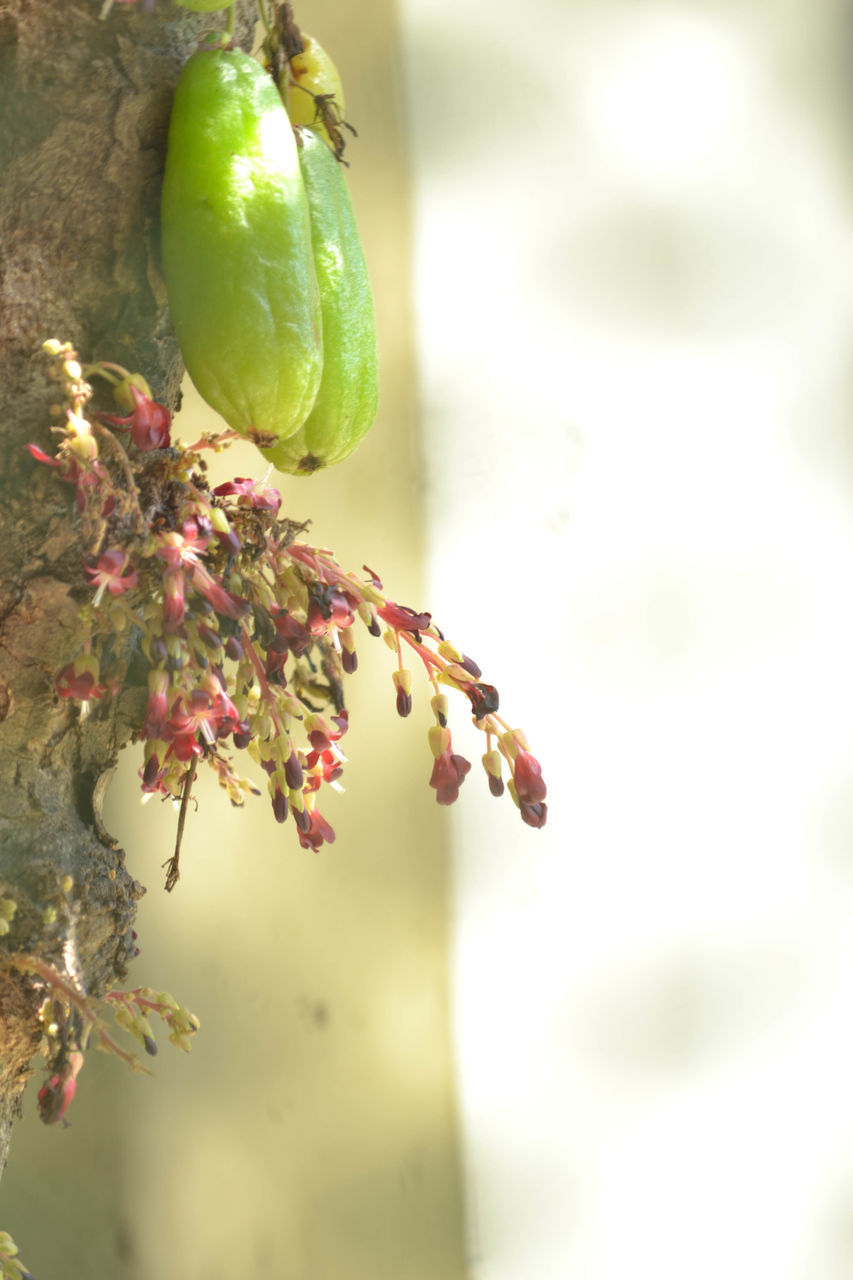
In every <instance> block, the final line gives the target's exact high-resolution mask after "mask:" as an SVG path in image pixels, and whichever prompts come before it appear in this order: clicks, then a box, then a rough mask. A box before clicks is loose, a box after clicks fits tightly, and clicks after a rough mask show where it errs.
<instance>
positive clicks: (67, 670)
mask: <svg viewBox="0 0 853 1280" xmlns="http://www.w3.org/2000/svg"><path fill="white" fill-rule="evenodd" d="M99 675H100V668H99V665H98V660H97V658H95V657H94V655H93V654H91V653H81V654H78V656H77V657H76V658H75V659H74V661H73V662H69V663H68V664H67V666H64V667H63V668H62V670H61V671H60V672H59V674H58V675H57V677H56V681H55V686H56V692H57V693H58V694H59V696H60V698H76V699H77V701H78V702H88V701H89V699H90V698H94V699H95V700H96V701H97V700H98V699H100V698H102V697H103V696H104V694H105V693H106V691H107V689H106V685H103V684H100V683H99V679H98V677H99Z"/></svg>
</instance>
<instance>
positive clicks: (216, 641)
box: [198, 622, 222, 649]
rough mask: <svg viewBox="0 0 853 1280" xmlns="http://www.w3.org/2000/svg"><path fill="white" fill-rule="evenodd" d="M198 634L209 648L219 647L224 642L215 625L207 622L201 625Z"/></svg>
mask: <svg viewBox="0 0 853 1280" xmlns="http://www.w3.org/2000/svg"><path fill="white" fill-rule="evenodd" d="M198 634H199V636H200V637H201V639H202V641H203V642H204V643H205V644H206V645H207V647H208V649H218V648H219V646H220V645H221V644H222V640H221V638H220V635H219V632H218V631H214V629H213V627H209V626H208V625H207V623H206V622H202V623H201V624H200V625H199V629H198Z"/></svg>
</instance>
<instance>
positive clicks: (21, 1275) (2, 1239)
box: [0, 1231, 35, 1280]
mask: <svg viewBox="0 0 853 1280" xmlns="http://www.w3.org/2000/svg"><path fill="white" fill-rule="evenodd" d="M0 1280H35V1277H34V1276H33V1273H32V1272H31V1271H28V1270H27V1268H26V1267H25V1266H24V1264H23V1262H21V1260H20V1258H19V1257H18V1246H17V1245H16V1244H15V1241H14V1240H13V1239H12V1237H11V1236H10V1235H9V1232H8V1231H0Z"/></svg>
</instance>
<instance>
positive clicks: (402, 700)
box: [397, 688, 412, 720]
mask: <svg viewBox="0 0 853 1280" xmlns="http://www.w3.org/2000/svg"><path fill="white" fill-rule="evenodd" d="M411 711H412V695H411V694H410V693H406V690H405V689H402V688H400V689H398V690H397V715H398V716H402V717H403V719H404V720H405V718H406V716H408V715H410V714H411Z"/></svg>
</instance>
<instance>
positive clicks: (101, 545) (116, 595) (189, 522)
mask: <svg viewBox="0 0 853 1280" xmlns="http://www.w3.org/2000/svg"><path fill="white" fill-rule="evenodd" d="M47 349H48V353H49V354H50V355H51V356H52V357H53V360H54V367H55V373H56V376H57V377H58V378H59V380H60V381H61V382H62V383H63V385H64V388H65V393H66V397H67V399H68V401H69V406H70V407H69V408H68V410H67V413H66V424H65V427H64V430H63V431H62V439H61V441H60V445H59V449H58V451H57V454H56V457H55V458H54V457H50V456H49V455H48V454H46V453H45V451H44V450H42V449H41V448H40V447H38V446H36V445H30V446H29V447H30V449H31V452H32V453H33V455H34V456H35V457H36V458H37V459H38V460H39V461H42V462H45V463H48V464H50V465H52V466H54V467H56V468H57V470H58V473H59V475H60V476H61V477H62V478H63V479H64V480H66V481H68V482H69V483H71V484H73V485H74V487H75V493H76V506H77V511H78V513H79V516H80V520H81V526H82V530H83V533H84V537H85V538H86V547H85V556H84V561H83V565H82V573H83V574H84V575H85V578H86V580H87V581H88V583H89V584H90V585H91V587H92V588H93V597H92V600H91V603H90V604H89V605H88V606H87V609H88V618H89V638H88V641H87V644H86V646H85V649H84V651H83V652H81V653H79V654H78V655H77V656H76V657H74V658H73V659H71V660H70V661H69V662H68V663H67V665H66V666H65V667H63V669H62V671H60V672H59V674H58V675H57V678H56V689H57V692H58V693H59V694H60V696H62V697H66V698H75V699H78V700H80V701H82V702H89V701H90V700H98V699H101V698H103V697H105V696H106V695H107V694H108V693H110V692H115V691H116V690H117V689H118V688H120V687H121V685H122V681H123V679H124V678H125V673H126V667H127V663H128V661H129V657H128V655H129V654H131V653H134V654H136V655H139V654H140V653H141V654H142V655H143V656H144V659H145V661H146V663H147V667H148V675H147V703H146V709H145V715H144V718H143V721H142V723H141V724H140V725H139V729H138V737H139V738H140V740H142V742H143V743H144V748H143V751H144V757H143V763H142V768H141V770H140V777H141V783H142V790H143V792H144V793H146V794H160V795H164V796H171V797H173V798H174V799H176V800H181V801H182V802H185V800H186V797H187V795H188V789H189V786H190V784H191V782H192V778H193V776H194V772H195V768H196V765H197V764H198V762H204V763H206V764H208V765H209V766H211V767H212V768H213V769H214V771H215V774H216V776H217V778H218V780H219V782H220V783H221V785H222V786H223V787H224V788H225V790H226V792H227V793H228V795H229V797H230V799H231V801H232V802H233V803H234V804H241V803H242V802H243V799H244V797H245V795H246V794H247V793H252V792H254V793H256V794H257V792H258V789H257V787H256V786H255V785H254V784H253V783H252V782H250V781H247V780H245V779H243V778H241V777H240V776H238V774H237V773H236V772H235V769H234V764H233V756H234V753H235V752H238V753H239V752H246V754H247V755H248V756H249V757H250V759H251V760H253V761H254V763H255V764H256V765H257V766H259V767H260V769H261V771H262V772H263V774H265V775H266V789H267V792H268V795H269V799H270V803H271V806H272V810H273V814H274V816H275V818H276V820H277V821H278V822H285V821H287V820H288V819H290V820H291V821H292V823H293V825H294V827H295V829H296V833H297V836H298V839H299V843H300V844H301V845H302V847H303V848H306V849H312V850H315V851H316V850H317V849H319V848H320V847H321V846H322V845H323V844H324V843H331V841H333V840H334V838H335V835H334V831H333V829H332V828H331V826H330V825H329V823H328V821H327V820H326V818H325V817H324V816H323V814H322V812H321V810H320V809H319V808H318V793H319V792H320V791H321V788H322V787H324V786H331V787H333V788H338V789H340V783H339V779H340V777H341V774H342V771H343V767H344V764H345V760H346V757H345V756H344V753H343V750H342V746H341V740H342V739H343V738H344V735H345V734H346V731H347V727H348V715H347V710H346V707H345V701H344V693H343V680H344V676H347V675H349V674H351V673H352V672H354V671H355V670H356V668H357V665H358V657H357V631H358V629H359V628H361V629H362V630H363V631H364V632H366V633H367V634H368V635H370V636H372V637H382V638H384V641H385V643H386V644H387V645H388V647H389V649H390V650H391V651H392V653H393V655H394V659H395V668H394V671H393V685H394V689H395V699H396V709H397V712H398V714H399V715H400V716H403V717H406V716H408V715H409V714H410V712H411V709H412V697H413V694H412V682H413V672H412V667H413V666H414V667H419V668H420V669H421V670H422V672H423V675H424V676H425V678H426V681H427V683H428V687H429V692H430V704H431V708H432V712H433V715H434V721H435V722H434V724H433V725H432V726H431V728H430V730H429V734H428V745H429V750H430V754H431V757H432V767H431V773H430V776H429V785H430V786H431V787H432V788H433V789H434V791H435V794H436V799H437V801H438V803H439V804H443V805H447V804H452V803H453V801H455V800H456V798H457V797H458V795H459V789H460V787H461V785H462V783H463V782H464V780H465V778H466V776H467V774H468V773H469V771H470V769H471V764H470V762H469V761H468V760H467V759H465V758H464V757H463V756H462V755H460V754H458V753H457V752H456V751H454V747H453V741H452V737H451V731H450V728H449V725H448V698H447V691H448V690H455V691H456V692H457V693H458V694H461V695H462V696H463V697H464V698H465V699H467V703H468V706H469V710H470V714H471V717H472V720H473V723H474V724H475V726H476V727H477V728H478V729H479V730H481V731H482V732H483V733H484V735H485V751H484V753H483V755H482V766H483V770H484V772H485V775H486V778H487V781H488V786H489V789H490V791H491V793H492V794H493V795H495V796H500V795H501V794H502V793H503V792H504V790H505V789H506V790H508V791H509V794H510V796H511V798H512V800H513V802H514V803H515V805H516V806H517V808H518V810H519V813H520V815H521V818H522V820H523V821H524V822H525V823H527V824H528V825H529V826H532V827H541V826H543V825H544V823H545V820H546V816H547V805H546V803H545V795H546V789H545V783H544V782H543V780H542V773H541V769H540V767H539V764H538V762H537V761H536V759H535V758H534V757H533V755H531V753H530V749H529V745H528V743H527V740H526V738H525V736H524V734H523V733H522V732H521V731H520V730H519V729H516V728H513V727H511V726H510V725H509V724H508V723H507V722H506V721H505V720H504V719H503V718H502V717H501V715H500V714H499V698H498V693H497V690H496V689H495V687H494V686H493V685H491V684H487V683H486V682H485V681H484V680H483V679H482V673H481V671H480V668H479V667H478V666H477V664H476V663H475V662H474V661H473V659H471V658H470V657H468V656H467V655H466V654H464V653H463V652H462V651H461V650H459V649H457V648H456V647H455V646H454V645H453V644H451V643H450V641H449V640H447V639H446V638H445V637H444V635H443V633H442V632H441V631H440V630H439V628H438V627H437V626H436V625H435V624H434V623H433V621H432V618H431V616H430V614H428V613H419V612H416V611H414V610H412V609H409V608H407V607H405V606H402V605H400V604H397V603H395V602H394V601H393V600H391V599H389V598H388V596H386V595H385V593H384V590H383V587H382V583H381V581H380V580H379V578H378V577H377V575H376V574H375V573H374V572H373V571H372V570H370V569H367V568H366V567H365V569H364V571H363V573H361V574H355V573H351V572H349V571H346V570H344V569H343V568H342V567H341V566H340V565H339V563H338V562H337V560H336V559H335V558H334V556H333V555H332V554H331V552H329V551H327V550H325V549H322V548H318V547H315V546H312V545H309V544H308V543H307V542H305V541H301V540H300V539H299V538H298V536H297V535H298V534H301V533H302V532H304V528H305V526H304V525H296V524H294V522H293V521H291V520H288V519H282V518H281V516H280V508H281V497H280V494H279V493H278V491H277V490H276V489H274V488H272V487H271V486H269V485H266V484H262V483H259V482H257V481H254V480H251V479H245V478H235V479H233V480H231V481H228V482H227V483H225V484H220V485H218V486H217V487H215V488H210V487H209V486H208V484H207V480H206V464H205V461H204V457H203V451H204V449H206V448H208V447H219V445H220V443H221V438H219V439H217V438H215V437H208V438H204V439H202V440H201V441H199V442H197V443H196V444H194V445H193V446H189V447H188V446H184V445H181V444H174V445H172V444H170V432H169V427H170V424H169V416H168V413H167V411H166V410H165V409H164V408H163V407H162V406H160V405H158V404H157V403H156V402H155V401H154V400H153V399H152V398H151V394H150V391H149V390H148V388H147V384H145V382H144V379H142V378H141V377H140V376H139V375H130V374H128V373H127V372H126V371H125V370H123V369H120V368H119V367H118V366H115V365H106V364H101V365H95V366H92V367H90V368H89V369H87V370H86V371H85V375H86V376H84V370H83V369H81V367H80V365H79V363H78V362H77V358H76V354H75V353H74V352H73V351H72V350H71V349H70V348H68V347H67V346H62V345H61V344H59V343H51V344H48V346H47ZM87 377H88V378H93V377H99V378H104V379H106V380H107V381H109V382H111V383H112V385H113V387H114V391H115V394H116V396H117V397H118V398H119V399H120V402H121V403H122V404H123V405H124V406H125V407H126V408H129V409H130V410H131V412H130V413H129V414H128V415H127V416H126V417H124V418H115V417H112V416H110V415H107V414H105V413H100V414H97V415H90V417H89V418H87V417H86V414H85V412H84V409H85V406H86V403H87V401H88V399H89V398H90V396H91V394H92V390H91V385H90V383H89V382H88V381H87V380H86V378H87ZM90 419H91V420H90ZM92 424H94V425H92ZM116 428H121V429H122V430H125V431H127V432H129V441H128V448H127V451H126V450H125V448H124V447H123V445H122V444H121V443H120V442H119V440H118V439H117V437H116V436H115V435H114V434H113V432H114V430H115V429H116ZM102 444H103V445H104V448H103V449H102V448H101V447H100V446H101V445H102ZM167 446H169V447H167ZM122 654H124V669H123V668H122ZM175 879H177V863H176V861H175V862H174V863H173V865H170V874H169V880H168V881H167V885H168V887H171V884H172V883H174V880H175ZM170 881H171V883H170Z"/></svg>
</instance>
